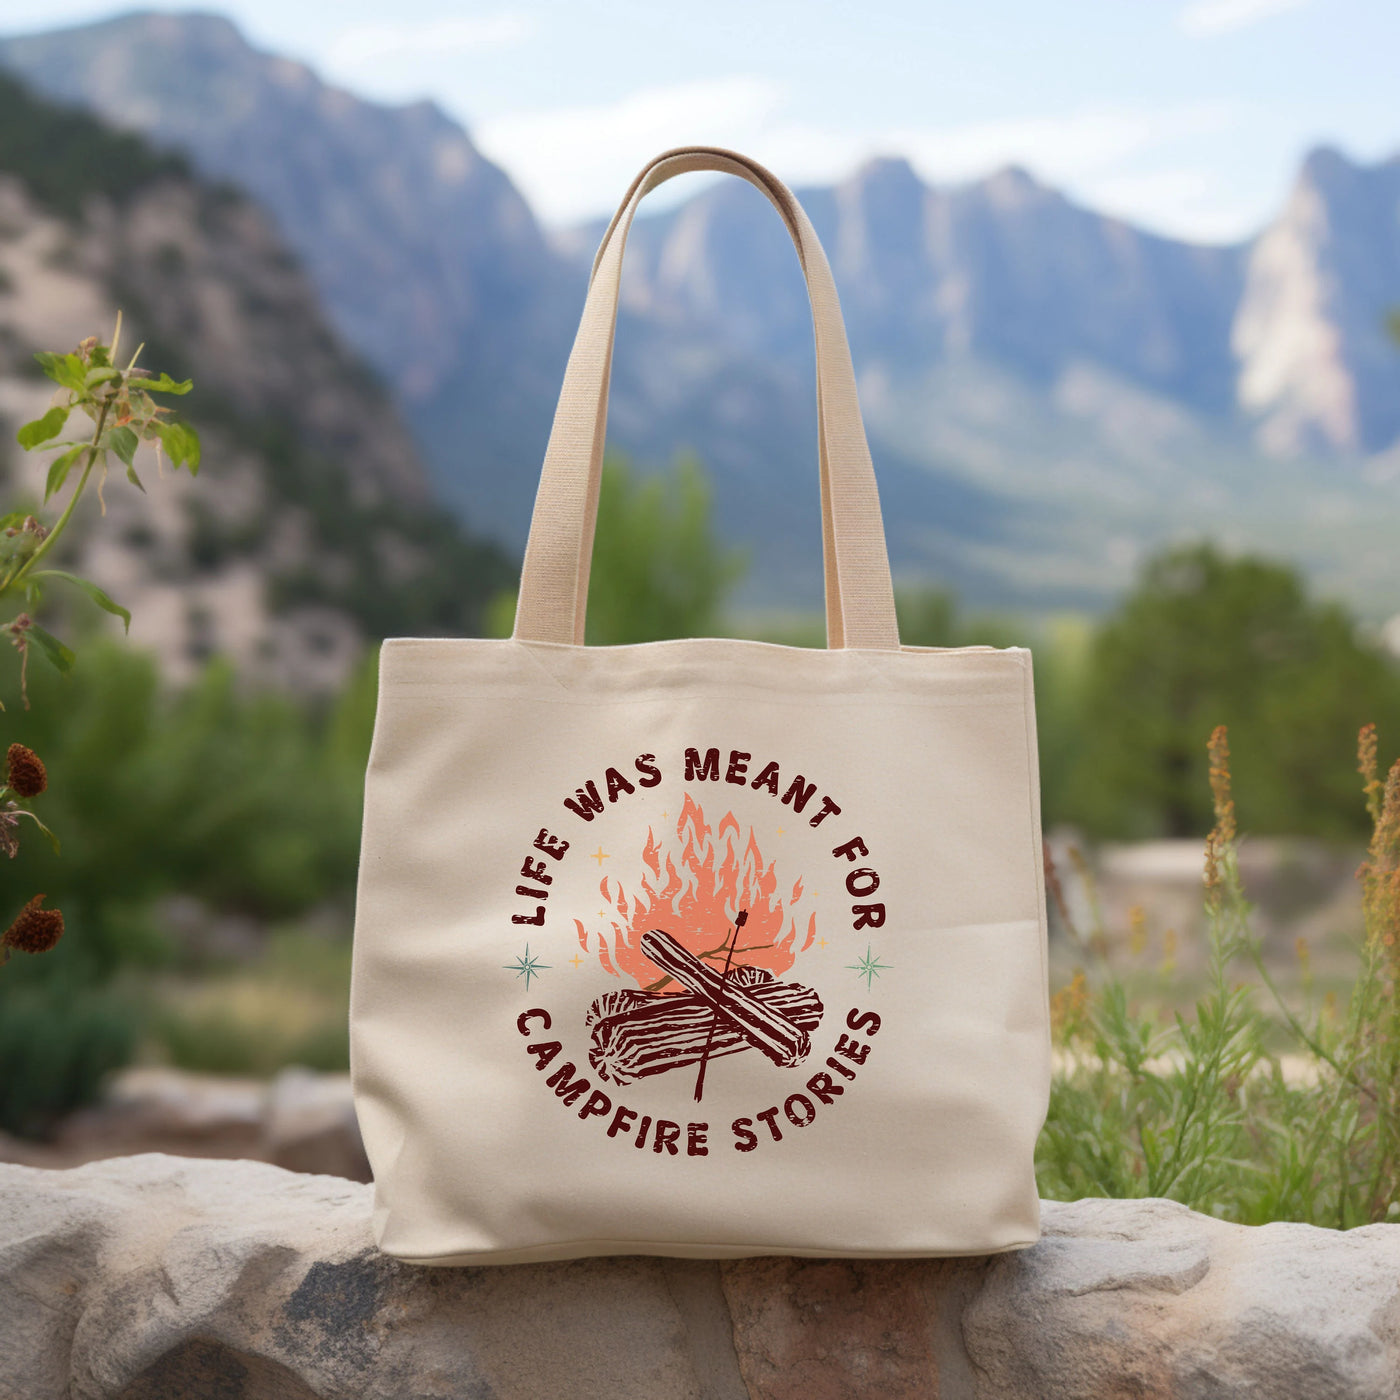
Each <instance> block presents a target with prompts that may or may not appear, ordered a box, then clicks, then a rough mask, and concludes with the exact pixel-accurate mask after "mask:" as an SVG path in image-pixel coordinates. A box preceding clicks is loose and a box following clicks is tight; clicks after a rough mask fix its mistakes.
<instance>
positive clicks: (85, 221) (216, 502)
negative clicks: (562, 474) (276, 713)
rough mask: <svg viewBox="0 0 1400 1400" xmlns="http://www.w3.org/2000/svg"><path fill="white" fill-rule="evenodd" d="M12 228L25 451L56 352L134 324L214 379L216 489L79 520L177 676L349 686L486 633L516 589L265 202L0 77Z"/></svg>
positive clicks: (8, 465)
mask: <svg viewBox="0 0 1400 1400" xmlns="http://www.w3.org/2000/svg"><path fill="white" fill-rule="evenodd" d="M0 228H2V229H3V232H2V233H0V416H3V417H4V418H5V419H6V420H7V421H8V422H9V423H10V424H11V425H12V426H11V428H10V430H9V431H8V432H6V433H5V434H4V441H5V442H9V443H12V442H13V425H17V424H18V423H19V422H23V421H24V420H25V419H27V418H30V417H34V416H37V415H38V414H39V413H41V412H42V411H43V409H44V407H45V406H46V405H47V403H48V401H49V398H50V396H51V392H52V389H53V385H52V384H50V383H49V382H48V381H47V380H45V379H43V378H42V377H41V376H39V375H38V374H37V367H36V366H35V364H34V361H33V352H34V351H35V350H38V349H66V348H69V347H71V346H72V345H74V344H76V343H77V342H78V341H79V340H80V339H82V338H83V337H85V336H87V335H91V334H95V333H96V334H103V335H110V333H111V330H112V327H113V324H114V322H115V319H116V315H117V311H118V309H120V310H121V311H122V313H123V318H124V332H123V343H124V344H126V345H128V346H130V347H132V348H134V347H135V346H136V345H137V344H138V343H140V342H144V343H145V345H146V350H145V353H144V356H143V361H144V363H147V364H148V365H153V366H155V367H158V368H159V369H162V370H167V371H169V372H171V373H173V374H175V375H177V376H179V377H184V376H189V377H192V378H193V379H194V380H195V392H194V393H193V394H192V395H191V396H190V397H189V398H188V399H186V400H182V401H181V408H182V410H187V411H188V413H189V415H190V417H191V418H192V420H193V421H194V422H195V423H196V424H197V426H198V427H199V428H200V430H201V433H202V435H203V437H204V439H205V450H204V458H205V470H204V471H203V472H202V474H201V476H200V478H199V479H198V481H190V480H189V479H188V477H186V476H184V475H178V476H174V477H172V476H170V475H168V474H167V475H166V477H165V479H163V480H161V479H159V478H157V479H155V480H152V481H150V482H149V483H148V484H149V487H150V491H151V494H150V496H149V497H148V498H147V497H142V496H139V495H138V494H137V493H136V492H135V490H134V489H133V488H130V487H128V486H127V484H126V483H125V482H121V483H117V482H112V483H109V484H108V485H107V487H106V490H105V493H104V494H105V498H106V500H105V504H106V507H107V513H108V516H109V518H108V519H107V520H101V521H99V520H98V519H97V518H96V510H95V508H92V509H89V510H88V511H87V516H86V518H83V517H82V516H80V517H78V518H77V519H76V520H75V530H77V531H78V543H77V545H76V554H75V557H76V558H77V560H78V563H79V567H80V568H81V569H82V570H83V571H84V572H90V573H91V574H92V576H93V577H94V578H96V579H97V580H98V581H99V582H100V583H102V584H103V585H104V586H106V587H108V588H109V590H110V591H111V592H112V593H114V594H115V595H116V596H117V597H119V598H120V599H121V600H122V601H123V602H124V603H126V604H127V605H128V606H129V607H131V609H132V611H133V613H134V615H135V620H134V622H133V625H132V632H133V635H134V636H135V637H137V638H138V640H142V641H144V642H145V643H146V644H148V645H150V646H152V647H154V648H156V649H157V650H159V651H160V652H161V653H162V654H163V657H164V660H165V662H166V664H167V668H168V669H169V670H171V671H173V672H175V673H179V672H180V671H182V670H185V669H187V668H188V667H189V665H190V664H191V663H192V662H194V661H197V660H198V659H199V658H200V657H202V656H204V655H207V654H209V653H210V652H212V651H215V650H217V651H220V652H223V653H226V654H229V655H231V656H233V657H234V658H235V659H236V660H238V661H239V662H240V663H241V665H242V666H243V667H244V668H245V669H246V670H247V671H248V672H249V673H251V674H253V675H261V676H263V677H265V678H267V679H270V680H276V681H278V682H281V683H284V684H287V685H290V686H293V687H300V688H310V689H320V688H323V687H328V686H333V685H335V684H337V683H338V682H339V681H340V680H342V679H343V677H344V673H345V671H346V668H347V667H348V666H349V665H350V664H352V663H353V661H354V660H355V659H356V657H357V656H358V653H359V649H360V643H361V642H362V641H363V639H364V638H365V637H367V636H374V635H383V634H384V633H385V632H389V631H405V630H415V628H416V629H418V630H461V629H463V628H464V627H469V626H471V625H472V623H473V622H474V620H475V612H474V609H475V607H476V606H478V605H479V604H480V603H481V601H482V600H483V598H484V597H485V596H486V595H488V594H489V593H490V592H492V591H493V590H495V589H497V588H500V587H502V586H504V585H505V584H506V583H507V582H508V581H509V579H510V576H511V567H510V564H509V561H508V560H507V559H506V558H505V556H503V555H502V554H501V553H500V551H498V550H496V549H495V548H494V547H492V546H485V545H482V544H479V543H477V542H475V541H473V540H471V539H469V538H467V537H466V536H465V535H464V534H463V533H462V531H461V528H460V527H459V526H457V525H456V524H454V523H453V522H451V521H449V520H448V519H446V518H445V517H444V516H443V515H442V513H441V512H440V511H439V510H438V509H436V508H435V507H434V506H433V505H432V503H431V490H430V484H429V481H428V477H427V474H426V472H425V471H424V468H423V466H422V463H421V461H420V459H419V457H418V454H417V450H416V447H415V445H414V443H413V440H412V438H411V437H410V436H409V434H408V433H407V431H406V430H405V428H404V426H403V422H402V420H401V418H400V417H399V414H398V411H397V409H396V408H395V406H394V404H393V402H392V400H391V398H390V396H389V395H388V394H387V393H386V392H385V390H384V389H383V388H381V387H380V385H379V382H378V381H377V380H376V379H375V378H374V376H373V375H372V374H371V373H370V372H369V370H368V369H367V368H366V367H365V366H364V364H363V363H362V362H361V361H360V360H359V359H358V358H357V357H356V356H355V355H354V354H353V353H352V352H350V351H349V350H347V348H346V347H345V345H344V343H343V342H342V341H341V340H340V338H339V337H338V335H337V334H336V333H335V332H334V331H333V330H332V329H331V327H330V326H329V325H328V324H327V322H326V319H325V317H324V314H323V312H322V310H321V306H320V303H319V301H318V298H317V296H316V293H315V291H314V289H313V288H312V286H311V284H310V283H309V282H308V280H307V278H306V276H305V275H304V274H303V272H302V271H301V268H300V266H299V264H298V262H297V261H296V259H295V258H294V257H293V256H292V255H291V254H290V252H289V250H288V249H287V247H286V245H285V243H284V242H283V241H282V239H281V237H280V235H279V234H278V233H277V231H276V230H275V229H274V227H273V226H272V224H271V223H270V222H269V220H268V218H267V217H266V215H265V214H264V213H263V212H262V210H261V209H260V208H259V207H258V206H256V205H255V204H253V203H252V202H250V201H249V200H248V199H247V198H245V197H244V196H243V195H241V194H239V193H238V192H237V191H235V190H232V189H231V188H229V187H226V186H225V187H213V186H210V185H209V184H207V183H203V182H201V181H199V180H197V179H196V178H194V177H193V176H192V174H191V173H190V172H189V170H188V169H187V168H185V167H184V165H183V163H182V162H181V161H180V160H178V159H172V158H171V157H170V156H163V155H160V154H158V153H156V152H153V151H151V150H150V149H149V148H148V147H146V146H145V145H144V144H143V143H142V142H140V141H139V140H136V139H134V138H132V137H129V136H122V135H115V134H113V133H111V132H110V131H109V130H108V129H107V128H106V127H104V126H101V125H99V124H98V123H97V122H96V121H94V120H93V119H92V118H91V117H89V116H87V115H83V114H78V113H74V112H71V111H65V110H61V109H57V108H54V107H52V106H50V105H49V104H47V103H44V102H41V101H39V100H37V99H35V98H33V97H31V96H30V95H29V94H28V93H27V92H26V91H25V90H24V89H23V88H22V87H21V86H20V85H19V84H17V83H16V82H15V81H14V80H13V79H11V78H9V77H0ZM147 465H148V467H149V466H150V465H151V464H150V463H148V464H147ZM0 468H3V470H4V472H5V473H6V474H7V475H9V476H10V477H11V479H12V480H15V479H18V480H19V481H20V482H22V483H24V484H25V485H26V486H27V487H28V489H30V490H31V491H35V492H37V491H39V489H40V487H41V483H42V480H43V477H42V472H43V469H44V463H43V461H42V460H39V457H38V454H35V455H33V456H25V455H24V454H21V453H19V452H18V451H17V450H15V449H13V448H9V449H7V450H6V451H5V460H3V461H0ZM147 474H148V476H149V477H156V473H155V472H154V471H150V472H148V473H147ZM88 504H89V503H87V502H85V505H88Z"/></svg>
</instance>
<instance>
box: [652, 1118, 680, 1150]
mask: <svg viewBox="0 0 1400 1400" xmlns="http://www.w3.org/2000/svg"><path fill="white" fill-rule="evenodd" d="M680 1135H681V1125H680V1124H679V1123H672V1122H671V1120H670V1119H669V1118H658V1119H657V1120H656V1132H655V1134H654V1135H653V1137H652V1140H651V1150H652V1151H653V1152H660V1151H662V1150H663V1149H664V1150H665V1151H667V1152H669V1153H670V1154H671V1156H673V1157H675V1156H676V1155H677V1154H678V1153H679V1152H680V1148H678V1147H677V1146H676V1143H677V1141H679V1139H680Z"/></svg>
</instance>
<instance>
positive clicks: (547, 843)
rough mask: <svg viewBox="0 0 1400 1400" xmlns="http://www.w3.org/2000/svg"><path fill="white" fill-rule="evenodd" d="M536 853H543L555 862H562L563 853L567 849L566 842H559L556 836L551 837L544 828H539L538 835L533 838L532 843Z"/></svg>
mask: <svg viewBox="0 0 1400 1400" xmlns="http://www.w3.org/2000/svg"><path fill="white" fill-rule="evenodd" d="M532 844H533V845H534V847H535V849H536V850H537V851H543V852H544V853H545V855H547V856H553V857H554V859H555V860H563V859H564V852H565V851H567V850H568V849H569V843H568V842H567V841H561V840H560V839H559V837H557V836H551V835H550V834H549V832H548V831H546V830H545V829H544V827H540V834H539V835H538V836H536V837H535V839H534V842H533V843H532Z"/></svg>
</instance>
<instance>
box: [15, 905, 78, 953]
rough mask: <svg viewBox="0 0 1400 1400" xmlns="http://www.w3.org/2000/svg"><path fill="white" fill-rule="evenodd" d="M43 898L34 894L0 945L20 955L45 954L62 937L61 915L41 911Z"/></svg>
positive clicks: (59, 913)
mask: <svg viewBox="0 0 1400 1400" xmlns="http://www.w3.org/2000/svg"><path fill="white" fill-rule="evenodd" d="M44 899H45V896H44V895H42V894H36V895H35V896H34V898H33V899H31V900H30V901H29V903H28V904H26V905H25V906H24V908H23V909H21V910H20V911H19V916H18V917H17V918H16V919H15V921H14V923H12V924H11V925H10V926H9V928H7V929H6V930H5V936H4V938H2V939H0V945H3V946H4V947H6V948H13V949H15V950H16V951H17V952H20V953H47V952H48V951H49V949H50V948H52V947H53V945H54V944H55V943H57V942H58V940H59V939H60V938H62V937H63V914H62V911H61V910H58V909H41V908H40V907H39V906H40V905H41V904H42V903H43V902H44Z"/></svg>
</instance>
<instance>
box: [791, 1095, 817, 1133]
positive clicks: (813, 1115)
mask: <svg viewBox="0 0 1400 1400" xmlns="http://www.w3.org/2000/svg"><path fill="white" fill-rule="evenodd" d="M798 1104H801V1105H802V1110H803V1111H802V1113H801V1114H797V1113H794V1112H793V1108H794V1107H795V1106H796V1105H798ZM783 1112H784V1113H786V1114H787V1120H788V1122H789V1123H791V1124H792V1126H793V1127H794V1128H806V1127H810V1126H811V1124H813V1123H815V1122H816V1121H817V1106H816V1104H814V1103H813V1102H812V1100H811V1099H809V1098H808V1097H807V1095H806V1094H789V1095H788V1096H787V1099H786V1100H785V1101H784V1103H783Z"/></svg>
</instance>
